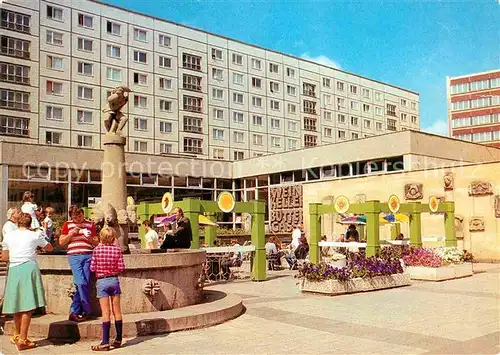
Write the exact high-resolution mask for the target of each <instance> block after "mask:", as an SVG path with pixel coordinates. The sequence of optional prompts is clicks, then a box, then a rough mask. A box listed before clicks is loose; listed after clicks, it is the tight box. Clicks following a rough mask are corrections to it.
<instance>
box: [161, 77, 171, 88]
mask: <svg viewBox="0 0 500 355" xmlns="http://www.w3.org/2000/svg"><path fill="white" fill-rule="evenodd" d="M160 89H162V90H172V79H167V78H160Z"/></svg>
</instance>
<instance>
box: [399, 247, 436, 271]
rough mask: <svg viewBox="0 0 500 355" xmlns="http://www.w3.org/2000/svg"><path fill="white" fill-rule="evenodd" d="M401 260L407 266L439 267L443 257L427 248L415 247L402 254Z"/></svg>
mask: <svg viewBox="0 0 500 355" xmlns="http://www.w3.org/2000/svg"><path fill="white" fill-rule="evenodd" d="M403 261H404V263H405V264H406V265H408V266H428V267H440V266H442V265H443V259H441V257H440V256H439V255H437V254H436V253H435V252H434V251H433V250H432V249H428V248H415V249H414V250H412V252H410V253H409V254H407V255H404V256H403Z"/></svg>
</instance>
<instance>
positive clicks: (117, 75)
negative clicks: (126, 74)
mask: <svg viewBox="0 0 500 355" xmlns="http://www.w3.org/2000/svg"><path fill="white" fill-rule="evenodd" d="M106 77H107V78H108V80H112V81H121V80H122V71H121V69H115V68H107V69H106Z"/></svg>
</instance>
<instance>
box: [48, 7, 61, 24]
mask: <svg viewBox="0 0 500 355" xmlns="http://www.w3.org/2000/svg"><path fill="white" fill-rule="evenodd" d="M47 17H48V18H51V19H52V20H56V21H62V19H63V9H61V8H60V7H56V6H50V5H47Z"/></svg>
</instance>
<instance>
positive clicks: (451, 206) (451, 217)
mask: <svg viewBox="0 0 500 355" xmlns="http://www.w3.org/2000/svg"><path fill="white" fill-rule="evenodd" d="M444 207H445V213H444V233H445V240H444V245H445V246H447V247H456V246H457V234H456V230H455V202H448V203H446V205H445V206H444Z"/></svg>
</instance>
